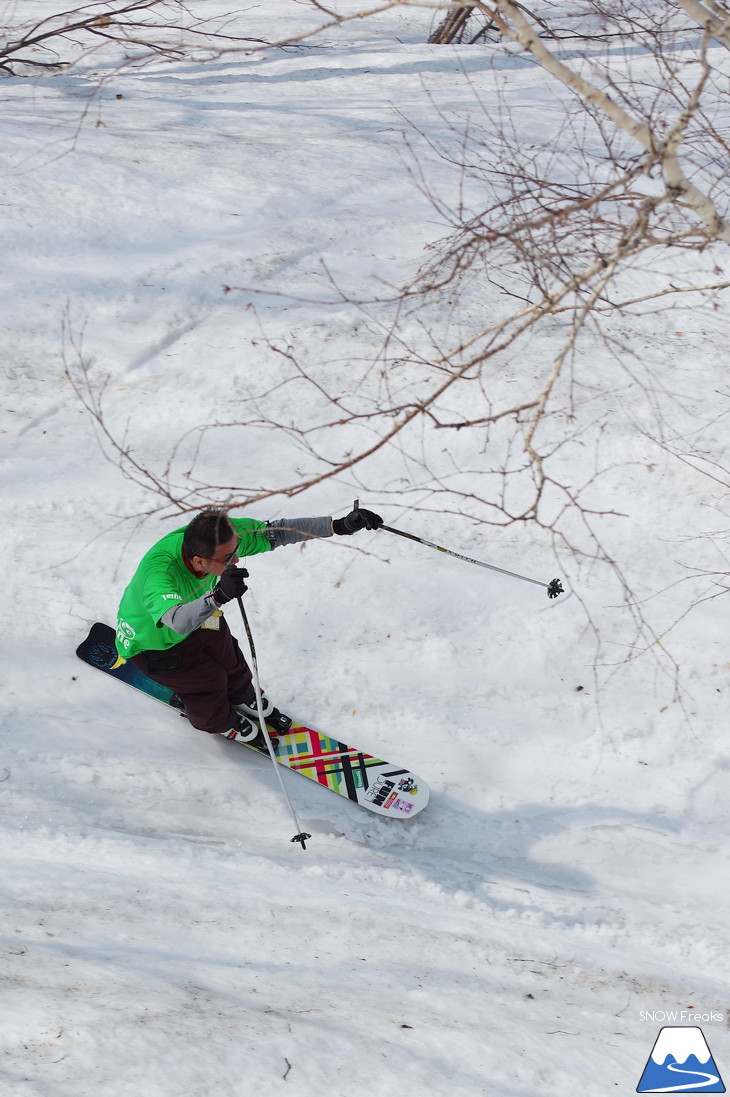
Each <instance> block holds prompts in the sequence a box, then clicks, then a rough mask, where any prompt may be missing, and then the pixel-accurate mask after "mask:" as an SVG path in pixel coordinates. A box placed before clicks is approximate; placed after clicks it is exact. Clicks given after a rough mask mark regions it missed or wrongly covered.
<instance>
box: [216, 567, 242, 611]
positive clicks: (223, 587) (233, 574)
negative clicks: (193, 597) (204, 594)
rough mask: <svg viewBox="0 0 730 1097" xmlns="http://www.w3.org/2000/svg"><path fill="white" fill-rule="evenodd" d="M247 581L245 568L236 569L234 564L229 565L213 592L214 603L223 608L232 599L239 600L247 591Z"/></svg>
mask: <svg viewBox="0 0 730 1097" xmlns="http://www.w3.org/2000/svg"><path fill="white" fill-rule="evenodd" d="M247 579H248V572H247V571H246V569H245V568H237V567H236V565H235V564H229V565H228V567H227V568H226V570H225V571H224V572H223V574H222V575H221V577H220V579H219V580H218V584H217V586H216V587H215V588H214V590H213V599H214V601H216V602H217V603H218V605H219V606H223V605H225V604H226V602H230V601H231V599H232V598H240V597H241V595H242V594H245V593H246V591H247V590H248V587H247V586H246V580H247Z"/></svg>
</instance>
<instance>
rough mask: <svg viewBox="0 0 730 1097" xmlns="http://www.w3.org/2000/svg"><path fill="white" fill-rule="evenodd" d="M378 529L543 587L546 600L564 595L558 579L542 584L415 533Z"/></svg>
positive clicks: (390, 528) (468, 562)
mask: <svg viewBox="0 0 730 1097" xmlns="http://www.w3.org/2000/svg"><path fill="white" fill-rule="evenodd" d="M380 529H384V530H386V532H387V533H395V534H397V536H398V537H407V538H408V540H409V541H418V543H419V545H427V546H428V548H433V549H438V551H439V552H445V553H446V554H447V555H448V556H455V557H456V559H457V560H465V561H466V563H467V564H476V565H477V567H480V568H489V570H490V571H498V572H499V573H500V575H510V576H511V577H512V578H513V579H522V580H524V582H525V583H535V584H537V586H538V587H545V588H546V590H547V595H548V598H557V596H558V595H559V594H563V593H564V591H563V584H562V583H561V582H560V580H559V579H551V580H550V582H549V583H543V582H542V580H540V579H531V578H530V577H529V576H528V575H518V574H517V572H516V571H507V569H506V568H498V567H496V566H495V565H494V564H485V563H484V561H483V560H473V559H472V558H471V556H463V555H462V554H461V553H460V552H454V551H453V549H447V548H444V546H443V545H437V544H435V543H434V542H433V541H426V540H425V538H423V537H417V536H416V535H415V533H406V532H405V530H402V529H394V528H393V526H380Z"/></svg>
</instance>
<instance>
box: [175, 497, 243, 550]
mask: <svg viewBox="0 0 730 1097" xmlns="http://www.w3.org/2000/svg"><path fill="white" fill-rule="evenodd" d="M235 536H236V531H235V530H234V528H233V526H232V525H231V523H230V520H229V518H228V515H227V514H226V512H225V511H224V510H221V509H220V507H208V508H207V509H206V510H201V512H200V514H196V516H195V518H193V520H192V522H191V523H190V525H189V526H188V528H187V529H186V530H185V535H184V537H183V543H182V547H183V552H184V553H185V555H186V556H187V558H188V560H192V558H193V557H194V556H202V557H203V558H204V559H205V560H212V559H213V557H214V556H215V552H216V549H217V548H218V546H219V545H224V544H225V543H226V541H230V539H231V537H235Z"/></svg>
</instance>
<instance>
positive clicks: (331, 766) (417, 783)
mask: <svg viewBox="0 0 730 1097" xmlns="http://www.w3.org/2000/svg"><path fill="white" fill-rule="evenodd" d="M76 654H77V655H78V657H79V659H82V660H83V661H84V662H85V663H88V664H89V666H92V667H97V668H98V669H99V670H103V671H104V673H105V674H108V675H110V677H112V678H116V679H117V680H118V681H120V682H126V683H127V685H130V686H133V687H134V688H135V689H138V690H140V691H141V692H142V693H146V694H148V695H149V696H150V697H154V699H155V700H156V701H161V702H162V703H163V704H164V705H166V706H167V707H168V708H172V709H175V710H177V711H178V712H179V713H180V715H181V716H182V715H184V713H183V712H182V705H181V703H180V700H179V698H177V697H176V696H175V694H174V693H173V692H172V690H170V689H168V688H167V687H166V686H161V685H160V684H159V683H158V682H153V680H152V679H151V678H148V677H147V675H146V674H144V673H143V672H142V671H141V670H139V669H138V668H137V667H136V666H135V665H134V663H123V664H122V665H121V666H119V667H115V666H114V664H115V663H116V661H117V649H116V646H115V643H114V630H113V629H112V628H110V627H109V625H105V624H102V623H101V622H97V623H96V624H95V625H92V627H91V631H90V632H89V635H88V636H87V637H86V639H85V640H84V641H83V643H82V644H80V645H79V647H78V648H77V649H76ZM272 742H273V743H274V745H275V747H276V760H277V761H278V762H279V764H280V765H282V766H286V767H287V769H291V770H294V771H295V772H296V773H301V774H302V776H303V777H308V778H309V780H310V781H316V782H317V784H319V785H323V786H324V787H325V788H329V789H331V790H332V791H333V792H336V793H337V794H338V795H339V796H344V797H345V798H346V799H348V800H352V801H353V803H356V804H360V806H361V807H364V808H367V809H368V811H374V812H375V813H376V814H378V815H386V816H388V817H389V818H391V819H410V818H412V817H413V816H414V815H417V814H418V812H419V811H422V810H423V809H424V808H425V806H426V804H427V803H428V794H429V790H428V785H426V783H425V782H424V781H422V780H421V778H420V777H417V776H416V775H415V774H414V773H411V772H410V770H407V769H403V768H402V767H400V766H394V765H393V764H392V763H390V762H384V761H383V760H382V759H381V758H373V757H372V755H370V754H365V753H364V752H363V751H361V750H358V749H357V748H356V747H350V746H347V744H346V743H341V742H340V741H339V740H338V739H331V738H330V737H329V736H327V735H322V734H321V733H320V732H318V731H315V730H314V728H310V727H307V726H306V725H305V724H301V723H299V722H298V721H297V720H295V721H294V723H293V724H292V728H291V731H288V732H287V733H286V735H282V736H280V737H279V738H278V741H277V738H276V736H272ZM242 745H243V746H247V745H248V744H242ZM249 749H251V750H256V752H257V754H264V755H266V756H267V757H268V751H265V750H264V751H262V750H259V749H258V748H256V747H250V748H249Z"/></svg>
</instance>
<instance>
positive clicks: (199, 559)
mask: <svg viewBox="0 0 730 1097" xmlns="http://www.w3.org/2000/svg"><path fill="white" fill-rule="evenodd" d="M237 549H238V538H237V537H231V539H230V541H226V542H225V544H223V545H218V548H217V549H216V550H215V556H213V557H211V558H210V559H208V557H205V556H194V557H193V559H192V561H191V563H192V565H193V567H194V568H195V570H196V571H201V572H202V573H203V575H222V574H223V572H224V571H225V570H226V568H227V567H228V565H229V564H237V563H238V560H239V557H238V556H237V555H236V552H237Z"/></svg>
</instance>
